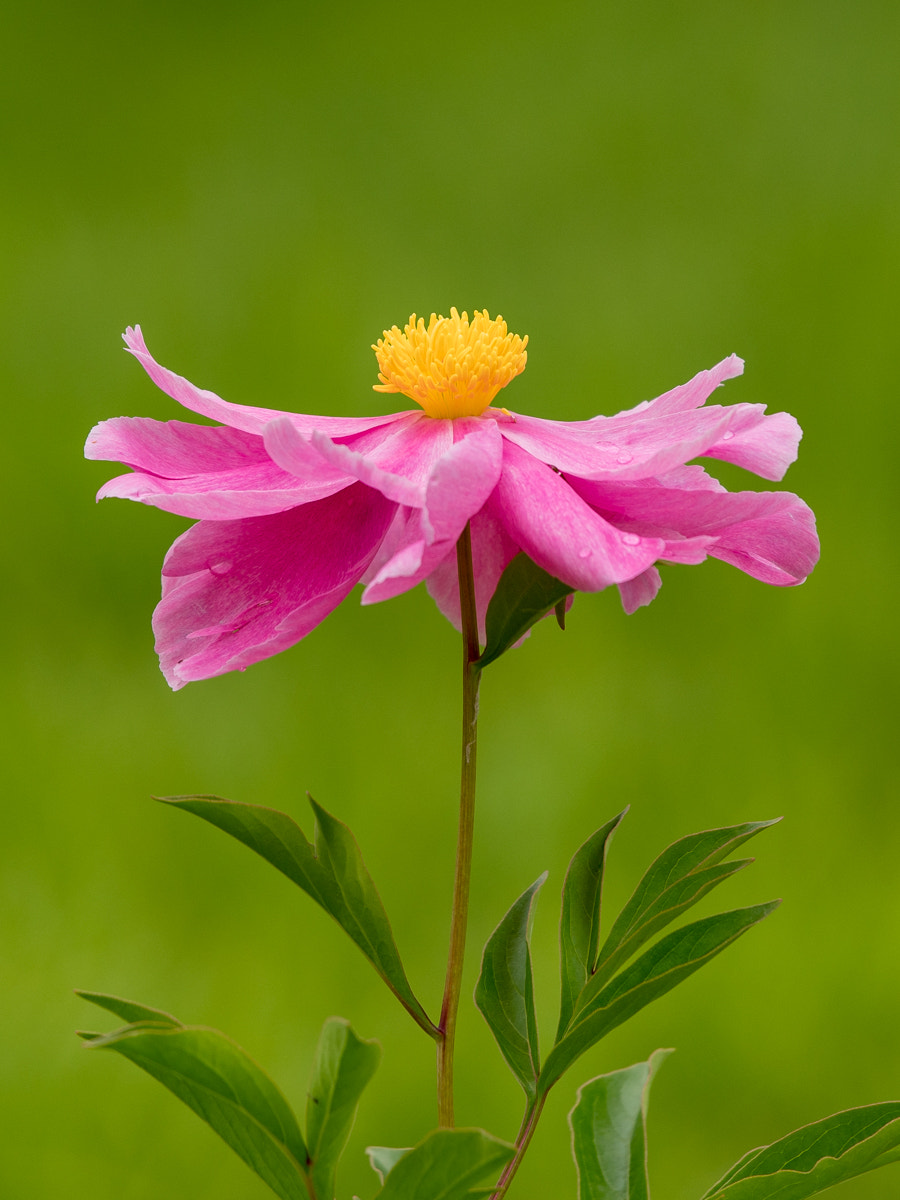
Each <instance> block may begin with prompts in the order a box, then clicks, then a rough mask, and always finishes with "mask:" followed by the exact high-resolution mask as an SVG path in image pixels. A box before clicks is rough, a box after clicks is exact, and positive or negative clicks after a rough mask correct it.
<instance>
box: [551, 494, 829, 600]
mask: <svg viewBox="0 0 900 1200" xmlns="http://www.w3.org/2000/svg"><path fill="white" fill-rule="evenodd" d="M572 487H573V488H574V489H575V490H576V491H577V492H578V494H579V495H580V496H581V497H582V498H583V499H584V500H586V501H587V503H588V504H590V505H591V507H592V508H593V509H594V510H595V511H597V512H598V513H601V514H602V515H603V516H605V517H606V518H607V520H609V521H611V522H613V523H614V524H616V525H621V526H623V527H625V528H628V529H631V530H634V531H636V532H639V533H642V534H644V535H646V536H656V537H660V538H665V539H666V553H664V554H662V555H660V557H670V556H671V553H672V551H673V550H675V548H676V546H677V541H676V539H680V538H686V539H696V538H699V537H705V538H711V539H712V544H710V545H709V548H708V553H709V554H711V555H713V556H714V557H715V558H721V559H724V560H725V561H726V562H730V563H732V564H733V565H734V566H736V567H739V568H740V569H741V570H742V571H746V572H747V573H748V574H749V575H753V576H754V577H755V578H757V579H762V580H763V581H764V582H766V583H773V584H777V585H780V586H788V585H792V584H797V583H802V582H803V580H804V579H805V578H806V577H807V575H808V574H809V573H810V571H811V570H812V569H813V567H814V566H815V564H816V562H817V561H818V557H819V541H818V538H817V536H816V524H815V518H814V516H813V514H812V512H811V510H810V509H809V507H808V506H807V505H806V504H805V503H804V502H803V501H802V500H800V499H799V497H797V496H794V495H792V494H791V493H790V492H712V491H706V490H703V491H688V490H685V489H681V488H665V487H660V486H646V487H639V486H633V487H627V486H623V485H614V484H613V485H611V484H602V483H596V482H591V481H584V480H572Z"/></svg>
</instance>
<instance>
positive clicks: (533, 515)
mask: <svg viewBox="0 0 900 1200" xmlns="http://www.w3.org/2000/svg"><path fill="white" fill-rule="evenodd" d="M488 505H489V507H490V510H491V512H492V513H493V514H494V515H495V516H496V518H497V519H498V520H499V521H500V522H501V524H502V525H503V527H504V529H505V530H506V532H507V534H508V535H509V536H510V538H511V539H512V540H513V541H514V542H515V543H516V544H517V545H519V546H521V548H522V549H523V550H524V551H525V553H526V554H527V555H528V556H529V558H532V559H533V560H534V561H535V562H536V563H537V564H538V566H540V567H543V568H544V570H545V571H549V572H550V574H551V575H554V576H556V578H557V579H561V580H562V581H563V582H564V583H567V584H569V586H570V587H574V588H577V589H578V590H579V591H583V592H599V591H602V589H603V588H605V587H609V585H610V584H612V583H624V582H625V581H626V580H628V579H633V578H634V577H635V576H636V575H640V574H641V572H642V571H645V570H646V569H647V567H649V566H652V564H653V563H654V562H655V561H656V559H657V558H658V557H659V555H660V553H661V552H662V550H663V548H664V545H665V543H664V542H663V541H662V540H660V539H659V538H656V537H644V536H641V535H638V534H633V533H625V534H623V533H621V532H620V531H619V530H618V529H616V528H615V527H614V526H613V525H611V524H610V523H609V522H608V521H606V520H605V519H604V518H603V517H602V516H600V515H599V514H598V513H597V512H595V511H594V510H593V508H591V507H590V506H589V505H588V504H587V503H586V502H585V501H584V500H583V499H582V498H581V497H580V496H579V495H578V494H577V493H576V492H575V491H574V490H573V489H572V488H571V487H570V486H569V484H568V483H567V482H566V481H565V480H564V479H563V478H562V477H561V476H560V475H558V474H557V473H556V472H555V471H553V470H551V468H550V467H548V466H545V465H544V464H543V463H541V462H538V461H537V460H536V459H534V458H532V457H531V456H530V455H529V454H526V453H525V451H524V450H521V449H520V448H519V447H518V446H517V445H514V444H512V443H510V442H509V441H505V442H504V447H503V471H502V473H501V476H500V481H499V483H498V484H497V487H496V488H495V490H494V492H493V494H492V496H491V498H490V500H489V501H488Z"/></svg>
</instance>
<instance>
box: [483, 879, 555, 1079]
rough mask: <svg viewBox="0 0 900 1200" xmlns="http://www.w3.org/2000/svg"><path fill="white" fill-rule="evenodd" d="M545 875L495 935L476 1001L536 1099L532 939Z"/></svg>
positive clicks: (537, 1062)
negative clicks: (537, 900) (537, 904)
mask: <svg viewBox="0 0 900 1200" xmlns="http://www.w3.org/2000/svg"><path fill="white" fill-rule="evenodd" d="M546 878H547V873H546V871H545V872H544V874H543V875H542V876H541V877H540V879H537V880H536V881H535V882H534V883H533V884H532V885H531V887H530V888H528V890H527V891H525V892H523V893H522V895H521V896H520V897H519V899H518V900H517V901H516V902H515V904H514V905H513V906H512V908H511V909H510V910H509V912H508V913H507V914H506V916H505V917H504V918H503V920H502V921H501V922H500V924H499V925H498V926H497V928H496V929H495V930H494V932H493V933H492V934H491V936H490V938H489V939H488V942H487V945H486V946H485V948H484V956H483V958H482V962H481V975H480V976H479V978H478V983H477V985H476V987H475V1003H476V1004H477V1006H478V1008H479V1009H480V1010H481V1013H482V1015H483V1016H484V1019H485V1020H486V1021H487V1023H488V1025H489V1026H490V1029H491V1033H493V1035H494V1037H495V1038H496V1039H497V1045H498V1046H499V1047H500V1053H501V1054H502V1055H503V1057H504V1058H505V1059H506V1061H507V1063H508V1064H509V1067H510V1070H511V1071H512V1072H513V1074H514V1075H515V1077H516V1078H517V1079H518V1081H519V1083H521V1085H522V1087H523V1088H524V1089H525V1095H526V1096H527V1097H528V1099H529V1100H532V1099H534V1095H535V1088H536V1085H537V1077H538V1073H539V1071H540V1069H541V1064H540V1053H539V1050H538V1035H537V1023H536V1020H535V1013H534V987H533V982H532V974H531V951H530V949H529V944H528V943H529V939H530V937H531V923H532V919H533V913H534V902H535V899H536V897H537V893H538V891H539V890H540V888H541V886H542V885H543V883H544V881H545V880H546Z"/></svg>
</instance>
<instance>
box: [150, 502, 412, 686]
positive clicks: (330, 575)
mask: <svg viewBox="0 0 900 1200" xmlns="http://www.w3.org/2000/svg"><path fill="white" fill-rule="evenodd" d="M395 508H396V506H395V505H394V504H392V503H391V502H390V501H389V500H386V499H385V498H384V497H383V496H382V495H381V494H380V493H379V492H376V491H373V490H372V489H371V488H367V487H365V486H364V485H362V484H359V483H354V484H351V485H350V486H349V487H347V488H345V489H344V490H343V491H341V492H339V493H337V494H336V495H333V496H329V497H327V498H326V499H323V500H318V501H316V502H315V503H312V504H307V505H304V506H303V507H300V508H294V509H291V510H289V511H288V512H283V513H275V514H272V515H270V516H265V517H249V518H247V519H246V520H241V521H201V522H199V523H198V524H197V525H194V526H192V527H191V528H190V529H189V530H188V531H187V532H186V533H184V534H182V536H181V537H180V538H178V540H177V541H176V542H175V543H174V545H173V546H172V548H171V549H170V551H169V553H168V555H167V556H166V560H165V563H164V564H163V598H162V600H161V601H160V603H159V605H158V606H157V609H156V612H155V613H154V618H153V628H154V632H155V634H156V649H157V652H158V654H159V657H160V665H161V667H162V670H163V674H164V675H165V676H166V679H167V680H168V681H169V683H170V684H171V686H172V687H173V688H180V687H182V686H183V685H184V684H186V683H189V682H190V681H191V680H195V679H206V678H209V677H210V676H213V675H221V674H222V673H223V672H225V671H232V670H235V669H242V668H244V667H246V666H249V665H250V664H251V663H254V662H258V661H259V660H260V659H263V658H268V657H269V656H270V655H273V654H276V653H278V652H279V651H280V650H284V649H286V648H287V647H288V646H292V645H293V644H294V643H295V642H298V641H299V640H300V639H301V638H302V637H304V636H305V635H306V634H307V633H309V631H310V630H311V629H313V628H314V627H315V626H316V625H317V624H318V623H319V622H320V621H321V620H322V619H323V618H324V617H326V616H327V615H328V613H330V612H331V611H332V609H333V608H335V607H336V606H337V605H338V604H339V603H340V601H341V600H342V599H343V598H344V596H346V595H347V593H348V592H349V591H350V590H351V589H352V588H353V586H354V584H356V583H357V582H358V581H359V579H360V578H361V576H362V574H363V572H364V571H365V570H366V568H367V566H368V565H369V563H370V562H371V560H372V557H373V555H374V554H375V551H376V550H377V549H378V546H379V544H380V542H381V539H382V538H383V537H384V534H385V532H386V530H387V528H388V526H389V525H390V522H391V519H392V517H393V515H394V512H395Z"/></svg>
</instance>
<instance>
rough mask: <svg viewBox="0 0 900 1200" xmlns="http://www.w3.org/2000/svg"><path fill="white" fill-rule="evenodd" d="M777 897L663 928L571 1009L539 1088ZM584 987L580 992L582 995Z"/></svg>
mask: <svg viewBox="0 0 900 1200" xmlns="http://www.w3.org/2000/svg"><path fill="white" fill-rule="evenodd" d="M779 903H780V902H779V901H778V900H774V901H771V902H770V903H769V904H756V905H753V906H752V907H750V908H739V909H735V910H734V911H733V912H726V913H718V914H717V915H716V916H714V917H705V918H704V919H703V920H701V921H694V922H693V924H691V925H685V926H684V928H683V929H676V930H674V932H672V933H669V934H666V936H665V937H664V938H661V939H660V940H659V941H658V942H657V943H656V945H654V946H651V947H650V949H649V950H647V951H646V952H645V953H644V954H642V955H641V957H640V958H639V959H638V960H637V961H636V962H634V963H632V964H631V966H630V967H627V968H626V969H625V970H624V971H622V972H621V973H620V974H619V975H617V976H616V978H615V979H613V980H612V982H611V983H609V984H607V986H606V987H605V988H603V990H602V991H601V992H600V993H599V994H597V995H592V996H590V997H589V998H588V999H587V1000H586V1001H585V1003H584V1005H583V1006H582V1005H581V1004H579V1006H578V1007H577V1008H576V1010H575V1014H574V1016H573V1018H572V1023H571V1025H570V1026H569V1029H568V1032H567V1033H566V1034H565V1036H564V1037H563V1038H562V1039H561V1040H560V1041H559V1042H558V1043H557V1044H556V1046H554V1048H553V1049H552V1050H551V1051H550V1053H549V1055H548V1056H547V1061H546V1062H545V1063H544V1068H543V1070H542V1071H541V1075H540V1079H539V1080H538V1091H539V1093H541V1094H543V1093H545V1092H547V1091H548V1090H549V1089H550V1088H551V1087H552V1086H553V1084H554V1083H555V1082H556V1081H557V1080H558V1079H559V1078H560V1076H561V1075H562V1074H563V1072H564V1071H566V1070H567V1069H568V1068H569V1067H570V1066H571V1065H572V1063H573V1062H574V1061H575V1060H576V1058H578V1057H579V1056H580V1055H582V1054H583V1053H584V1052H585V1050H588V1049H589V1048H590V1047H591V1046H593V1045H595V1044H596V1043H597V1042H599V1041H600V1039H601V1038H603V1037H605V1036H606V1035H607V1034H608V1033H609V1032H610V1030H612V1029H615V1028H616V1026H617V1025H621V1024H622V1022H623V1021H627V1020H628V1019H629V1018H630V1017H633V1016H634V1014H635V1013H637V1012H639V1011H640V1010H641V1009H642V1008H644V1007H645V1006H646V1005H648V1004H650V1003H651V1001H653V1000H656V999H657V998H658V997H660V996H664V995H665V994H666V992H669V991H671V990H672V988H673V987H675V986H676V985H677V984H679V983H681V981H682V980H683V979H687V977H688V976H689V975H693V973H694V972H695V971H697V970H699V968H700V967H702V966H703V964H704V963H707V962H709V960H710V959H711V958H714V957H715V956H716V955H717V954H719V953H720V952H721V951H722V950H724V949H725V947H726V946H729V945H731V943H732V942H733V941H735V940H736V939H737V938H739V937H740V936H741V934H742V933H746V932H747V930H748V929H750V928H752V926H754V925H756V924H757V923H758V922H759V921H761V920H762V919H763V917H765V916H768V914H769V913H770V912H771V911H772V910H773V909H774V908H776V907H777V906H778V904H779ZM587 991H588V989H587V988H586V989H585V991H584V992H583V993H582V998H584V997H585V995H586V993H587Z"/></svg>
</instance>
